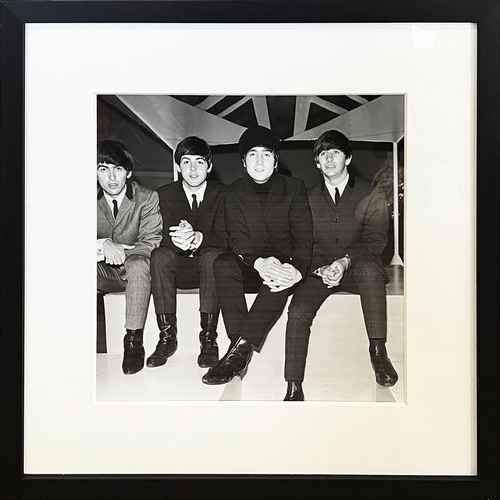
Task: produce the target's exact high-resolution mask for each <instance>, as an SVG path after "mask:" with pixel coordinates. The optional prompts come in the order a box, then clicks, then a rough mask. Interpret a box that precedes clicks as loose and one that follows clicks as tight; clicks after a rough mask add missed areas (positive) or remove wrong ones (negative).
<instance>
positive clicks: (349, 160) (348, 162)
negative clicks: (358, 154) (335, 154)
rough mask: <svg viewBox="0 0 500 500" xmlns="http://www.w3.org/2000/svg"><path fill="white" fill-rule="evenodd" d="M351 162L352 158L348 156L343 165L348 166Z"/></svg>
mask: <svg viewBox="0 0 500 500" xmlns="http://www.w3.org/2000/svg"><path fill="white" fill-rule="evenodd" d="M351 160H352V156H349V158H346V160H345V164H346V165H349V164H350V163H351Z"/></svg>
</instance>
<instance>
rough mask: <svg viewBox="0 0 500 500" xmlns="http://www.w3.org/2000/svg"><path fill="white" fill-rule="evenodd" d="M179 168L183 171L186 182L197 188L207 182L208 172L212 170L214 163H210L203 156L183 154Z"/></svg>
mask: <svg viewBox="0 0 500 500" xmlns="http://www.w3.org/2000/svg"><path fill="white" fill-rule="evenodd" d="M177 170H178V171H179V172H180V173H181V175H182V179H183V180H184V182H185V183H186V184H187V185H188V186H189V187H191V188H193V189H196V188H199V187H200V186H201V185H202V184H203V183H204V182H205V180H206V178H207V175H208V173H209V172H210V170H212V165H209V164H208V162H207V160H205V158H203V156H199V155H184V156H181V160H180V165H179V166H178V168H177Z"/></svg>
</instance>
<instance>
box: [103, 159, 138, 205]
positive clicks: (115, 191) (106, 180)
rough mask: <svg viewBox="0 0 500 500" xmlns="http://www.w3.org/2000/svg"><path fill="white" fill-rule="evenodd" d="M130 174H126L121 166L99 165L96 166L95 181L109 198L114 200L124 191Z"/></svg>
mask: <svg viewBox="0 0 500 500" xmlns="http://www.w3.org/2000/svg"><path fill="white" fill-rule="evenodd" d="M131 175H132V172H131V171H130V172H127V171H126V170H125V168H124V167H122V166H121V165H113V164H111V163H99V165H97V180H98V181H99V184H100V186H101V187H102V189H103V190H104V191H106V193H108V194H109V196H111V197H113V198H116V197H117V196H118V195H119V194H120V193H121V192H122V191H123V190H124V189H125V184H126V183H127V179H128V178H129V177H130V176H131Z"/></svg>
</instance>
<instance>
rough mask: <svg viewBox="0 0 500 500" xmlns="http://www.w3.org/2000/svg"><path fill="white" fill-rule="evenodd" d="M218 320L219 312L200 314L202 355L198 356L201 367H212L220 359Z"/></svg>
mask: <svg viewBox="0 0 500 500" xmlns="http://www.w3.org/2000/svg"><path fill="white" fill-rule="evenodd" d="M218 321H219V313H218V312H217V313H204V312H202V313H201V314H200V324H201V332H200V335H199V338H200V355H199V356H198V366H199V367H200V368H211V367H212V366H214V365H215V364H217V362H218V361H219V346H218V345H217V323H218Z"/></svg>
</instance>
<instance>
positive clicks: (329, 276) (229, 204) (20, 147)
mask: <svg viewBox="0 0 500 500" xmlns="http://www.w3.org/2000/svg"><path fill="white" fill-rule="evenodd" d="M460 1H462V0H460ZM487 1H488V0H487ZM38 4H39V5H40V6H42V4H43V6H44V7H45V6H46V4H45V2H39V3H38ZM209 4H210V5H209ZM238 4H239V9H235V8H234V7H233V2H223V3H218V2H210V3H209V2H161V1H160V2H144V3H140V6H142V5H145V7H144V9H145V10H143V9H142V8H141V7H140V6H139V3H138V2H125V3H119V5H118V3H115V2H102V3H101V2H92V6H93V7H95V9H96V10H95V11H94V10H92V12H90V11H89V10H88V8H87V7H86V6H87V5H90V4H88V3H85V2H61V3H59V2H51V3H47V5H49V6H53V7H49V11H50V9H51V8H52V9H54V10H58V9H62V11H61V15H62V17H60V18H58V20H57V22H54V23H50V22H45V21H48V20H50V19H52V18H51V15H50V13H48V12H49V11H44V12H45V13H44V14H43V16H42V17H37V16H38V14H40V12H38V10H36V9H35V10H36V13H37V15H36V16H35V13H33V16H34V17H31V18H30V19H39V20H40V22H35V23H31V22H27V23H26V26H25V27H24V25H23V30H24V31H23V32H22V33H19V32H18V35H17V36H18V39H19V37H22V39H23V40H25V42H23V43H25V45H23V46H22V49H23V50H22V52H23V53H24V54H25V56H24V58H23V59H22V61H21V63H18V64H21V66H22V67H23V68H25V69H24V70H23V75H24V80H22V82H23V84H22V89H23V92H22V95H20V96H19V97H18V100H17V101H16V102H17V105H18V107H16V108H15V110H12V111H16V112H15V113H14V112H13V113H11V116H12V117H16V116H17V117H19V120H20V121H22V124H23V127H24V132H23V134H24V135H23V136H22V141H21V142H22V144H21V143H19V142H12V141H15V140H16V137H17V136H16V135H15V134H11V136H10V140H11V142H9V143H8V144H11V143H12V144H17V146H16V148H17V149H16V151H17V153H18V154H19V152H20V151H21V152H22V155H21V157H20V159H19V158H18V159H17V160H16V161H18V163H15V162H14V163H13V165H16V168H8V167H6V168H4V165H9V161H11V162H12V160H11V158H12V156H9V155H7V156H5V155H3V156H2V174H4V172H7V173H8V174H9V175H10V174H12V175H13V173H15V172H17V170H18V169H17V166H18V165H22V167H19V168H21V170H20V172H21V174H22V175H21V174H19V175H18V177H17V178H15V179H13V178H9V177H2V189H3V186H4V185H5V184H4V182H7V185H15V182H14V180H16V181H17V182H18V183H20V187H18V189H17V191H12V193H11V192H10V190H5V189H3V193H4V194H5V195H6V196H8V198H7V199H8V200H10V202H9V205H8V206H9V207H10V205H12V207H14V208H9V209H8V210H7V211H5V212H4V213H5V216H4V215H2V217H3V219H5V221H6V223H8V224H9V227H10V228H11V230H15V229H16V225H15V224H13V223H12V221H11V218H12V217H14V214H15V213H17V212H19V213H21V212H22V213H23V214H24V215H23V217H24V218H23V221H22V226H21V227H22V238H21V239H19V238H18V239H17V240H16V241H22V247H21V249H20V250H18V252H17V253H16V254H15V255H19V256H20V257H19V258H18V261H21V260H22V262H23V266H22V268H21V267H20V266H19V265H18V266H17V267H16V268H15V269H17V274H18V276H17V278H16V279H17V281H16V279H10V280H7V282H6V285H5V286H4V287H3V290H4V291H6V290H8V291H9V293H8V294H7V293H5V297H7V298H8V297H9V296H10V295H9V294H11V295H12V296H13V297H14V295H15V291H16V290H18V292H16V293H17V296H18V298H19V293H21V292H22V302H21V305H22V309H16V307H18V306H16V305H15V303H14V302H15V301H14V300H12V301H11V302H12V304H11V306H10V307H7V304H8V303H5V305H4V304H2V307H4V308H5V310H7V311H8V312H9V314H10V317H11V318H13V319H15V318H18V323H19V322H21V320H22V323H23V326H22V330H21V333H22V335H21V337H20V339H21V340H20V341H19V342H18V347H17V349H18V350H21V351H22V358H23V361H22V364H21V365H19V370H21V371H22V385H23V391H22V410H23V413H22V418H21V419H20V420H19V422H21V424H20V425H21V426H22V427H21V430H22V445H18V448H19V449H21V448H22V463H20V465H19V464H18V466H17V468H18V469H19V468H22V471H23V474H25V475H28V476H33V477H36V478H40V477H43V478H49V480H50V481H52V479H50V476H59V475H63V476H64V480H65V482H67V481H66V478H68V477H70V476H71V477H76V476H78V478H81V479H84V480H85V479H87V478H91V477H94V476H96V475H99V476H101V477H106V478H108V477H111V476H113V477H114V476H116V477H119V483H115V486H114V488H115V490H114V491H115V493H116V494H115V496H116V497H118V496H121V497H127V495H128V492H127V491H126V490H125V489H122V488H123V486H124V483H126V482H127V479H132V478H135V479H139V481H140V482H141V483H142V484H141V487H140V488H138V489H137V490H136V491H137V494H139V493H140V494H142V493H144V495H143V496H144V497H146V496H152V497H153V496H155V494H154V493H153V494H150V492H151V488H150V487H153V486H160V489H159V490H157V491H158V492H160V493H158V494H160V495H161V494H162V493H164V494H166V495H169V494H170V490H168V488H169V485H170V484H171V483H172V481H171V480H173V481H178V486H181V488H182V487H183V485H184V484H186V485H188V484H190V482H189V477H190V476H194V477H196V478H201V479H202V480H204V479H210V480H212V479H214V480H218V478H220V479H221V480H222V481H225V479H227V478H229V479H231V480H232V479H235V480H238V479H239V478H240V477H242V476H245V477H251V478H252V479H255V478H257V477H259V478H261V479H262V480H264V479H265V480H267V479H272V478H276V479H278V478H280V477H282V478H283V477H286V478H291V480H286V481H284V484H286V485H287V486H286V488H291V489H292V490H293V489H294V487H293V486H292V483H293V482H294V480H295V479H300V480H302V479H306V478H308V479H311V482H316V479H318V480H319V479H321V478H323V479H325V480H326V481H323V479H322V480H321V481H320V483H321V484H325V492H326V495H327V496H328V494H330V493H331V494H334V495H335V494H336V495H338V496H339V497H345V498H348V497H349V495H344V494H343V491H345V490H344V489H343V487H340V488H338V487H334V488H333V489H332V490H331V492H330V493H328V492H329V491H330V490H329V486H328V485H327V484H326V483H328V482H329V481H330V480H334V481H332V482H331V483H330V485H333V483H334V482H336V481H335V480H336V479H338V478H341V477H347V478H349V479H348V480H347V481H348V482H347V483H345V484H346V485H347V484H349V485H350V486H349V488H350V487H351V486H353V487H354V488H356V487H357V485H360V484H361V482H362V481H364V480H365V478H367V479H368V481H367V482H366V485H367V486H368V489H370V488H371V487H372V486H375V487H376V485H377V484H378V487H379V489H377V491H376V493H374V494H375V496H377V495H378V496H384V491H385V490H384V488H385V486H384V484H385V483H387V484H389V483H391V484H394V485H395V486H396V487H398V485H401V488H400V493H402V497H405V493H406V490H407V487H410V486H411V487H412V488H413V486H414V484H416V483H417V482H418V481H415V480H410V479H408V478H409V477H418V478H423V477H426V478H427V479H425V481H424V483H422V484H423V485H424V486H421V487H420V488H417V490H415V491H419V492H422V491H423V490H424V489H425V488H426V487H427V485H429V484H431V483H432V485H434V486H433V487H435V488H439V484H438V485H437V486H435V485H436V483H437V482H433V481H432V478H440V477H451V478H452V479H451V483H450V484H453V485H454V487H455V485H456V486H457V487H458V486H459V483H460V484H463V482H462V481H461V480H462V478H465V480H466V481H470V482H471V484H473V483H474V484H475V482H476V479H474V478H475V477H476V476H477V474H478V470H479V469H480V467H479V466H480V459H478V457H481V456H484V452H483V455H481V447H482V449H483V450H484V437H485V436H486V434H485V433H484V423H483V424H482V429H483V433H482V434H481V436H482V437H481V438H480V437H479V436H480V435H479V431H478V429H479V427H481V426H478V419H477V416H476V410H477V409H478V408H479V406H477V405H479V404H480V402H481V401H482V402H485V401H487V400H488V398H486V397H485V395H484V392H483V393H481V392H480V391H479V390H478V387H477V386H476V384H477V383H478V380H479V378H480V375H481V373H482V376H483V379H482V380H483V383H482V384H481V386H480V387H484V388H486V389H491V384H490V385H488V384H484V361H481V360H484V356H491V355H492V351H491V350H488V349H486V348H485V341H484V333H483V337H481V336H479V329H478V328H477V321H478V317H479V316H480V308H478V307H479V306H478V304H479V303H478V302H477V297H478V293H479V292H478V290H479V289H480V286H479V285H480V283H479V281H480V280H479V279H478V275H477V269H478V266H484V262H485V259H486V261H487V262H489V261H491V260H493V259H494V256H495V254H494V253H493V254H491V255H489V256H488V255H485V252H484V248H483V250H480V245H479V244H478V246H477V248H476V242H477V241H481V240H480V238H479V236H478V235H479V234H483V235H484V230H483V233H480V232H479V229H480V226H478V220H479V214H480V213H482V214H483V219H482V220H484V213H485V210H484V207H483V208H482V209H481V210H482V212H481V211H480V210H478V206H479V205H480V204H481V203H483V204H484V203H485V201H484V200H490V199H491V200H493V199H495V198H494V197H485V196H481V197H479V196H478V192H479V191H478V189H479V188H478V186H479V184H480V183H481V182H482V184H483V188H482V192H484V189H485V184H487V187H488V188H489V187H490V184H488V183H487V182H486V183H485V177H484V175H483V176H482V177H481V175H478V169H477V164H476V161H477V158H476V157H477V155H478V153H477V152H478V151H484V137H483V135H481V134H479V135H478V136H477V140H476V132H477V127H478V124H482V125H481V127H482V130H483V132H484V131H485V130H486V128H485V124H484V119H483V121H481V120H478V118H477V117H476V105H478V103H477V95H476V92H477V88H479V87H478V85H479V83H480V82H481V81H482V82H484V81H486V80H484V77H482V78H483V80H481V81H479V83H478V82H477V81H476V77H477V75H476V73H477V64H478V63H479V59H478V54H477V49H478V28H477V27H476V26H475V25H474V24H473V22H472V21H470V20H466V21H467V22H464V23H450V24H448V23H440V22H435V21H436V20H435V19H430V20H429V22H422V23H421V24H411V23H408V22H394V19H392V20H391V21H389V22H388V23H386V22H385V21H384V22H383V23H382V24H380V23H377V22H372V20H371V18H370V17H366V18H364V21H361V22H358V20H357V17H356V16H354V18H352V19H350V18H349V19H346V18H345V17H344V18H343V17H342V16H341V15H340V17H339V12H337V11H336V9H334V8H331V7H329V6H327V3H326V2H324V3H323V2H320V3H318V4H317V6H321V9H318V10H314V9H312V10H311V8H310V7H309V6H306V5H305V3H304V4H302V3H300V2H299V3H297V8H299V4H300V5H301V6H302V7H300V8H301V9H302V10H301V12H302V13H303V15H300V16H299V13H298V11H297V12H295V13H293V12H290V13H288V12H285V11H281V10H280V11H279V12H278V13H276V12H275V9H273V8H272V7H271V5H273V6H275V5H277V4H278V3H277V2H238ZM212 5H218V6H219V8H220V9H221V11H218V12H219V13H220V15H221V16H222V17H219V16H216V15H215V14H213V15H212V14H211V13H212V9H213V8H215V7H212ZM132 6H133V7H134V8H138V11H137V12H138V13H139V12H140V13H141V14H140V15H139V16H138V17H137V16H131V13H130V8H131V7H132ZM366 6H367V8H370V9H371V6H370V5H369V4H368V3H367V4H366ZM14 7H15V8H14ZM257 7H258V8H257ZM13 8H14V10H19V9H21V11H22V8H21V7H19V6H17V5H16V6H13ZM254 8H255V9H254ZM74 9H77V10H78V9H81V10H80V11H79V12H80V13H81V14H82V15H83V14H84V13H86V14H85V15H84V16H83V17H82V19H84V20H85V21H84V22H76V20H77V19H80V18H79V17H78V16H77V15H76V13H75V10H74ZM322 9H325V10H324V14H325V15H323V11H322ZM28 10H31V9H28ZM222 11H223V12H222ZM8 12H9V10H8V9H7V14H6V16H7V17H6V18H5V19H7V21H8V20H9V19H10V18H9V17H8V16H9V15H10V14H9V13H8ZM114 12H119V14H120V16H119V17H118V18H117V17H115V16H114V14H113V13H114ZM214 12H215V11H214ZM69 13H73V14H75V15H74V16H73V17H71V18H69V17H68V15H69ZM372 13H373V12H372ZM40 15H41V14H40ZM454 15H455V13H454ZM86 16H90V17H86ZM141 16H142V17H141ZM144 16H146V17H144ZM207 16H208V17H207ZM308 16H309V17H308ZM361 17H363V16H361ZM416 17H418V16H416ZM445 18H447V17H446V16H445ZM342 19H343V20H344V21H346V22H345V23H344V21H342ZM404 19H408V21H413V20H414V18H413V17H411V16H410V17H408V18H406V17H404ZM404 19H403V20H404ZM290 21H291V22H290ZM15 26H17V25H15ZM2 28H3V19H2ZM12 29H14V28H12ZM16 29H17V28H16ZM479 31H481V30H479ZM7 34H8V32H7ZM2 35H3V34H2ZM7 39H8V38H7ZM2 41H3V40H2ZM480 53H481V54H483V56H484V51H483V52H481V51H480ZM16 54H17V55H18V56H19V54H18V53H16ZM2 56H3V54H2ZM6 61H7V63H8V61H9V59H8V58H7V60H6ZM2 63H4V60H2ZM483 64H484V63H483ZM483 68H484V65H483ZM479 73H480V74H482V73H481V72H479ZM18 76H20V75H18ZM16 81H20V80H19V79H18V80H16ZM11 88H14V86H13V85H12V87H11ZM19 102H25V104H23V105H22V106H21V107H19ZM6 105H7V106H10V102H9V101H7V103H6ZM483 105H484V103H483ZM7 109H9V108H7ZM12 119H13V118H12ZM12 119H11V121H10V122H6V123H7V125H8V127H6V128H4V127H3V124H2V133H4V132H5V131H8V130H12V131H17V132H18V131H19V130H20V129H19V127H17V128H16V126H15V125H16V123H17V122H15V121H14V122H12ZM488 130H490V129H488ZM490 135H491V134H490ZM481 141H483V142H481ZM488 141H489V144H491V140H488ZM481 148H482V149H481ZM7 152H8V149H7ZM490 156H491V154H490ZM490 156H488V157H490ZM4 158H5V161H4ZM19 162H20V163H19ZM492 164H493V163H492ZM495 164H496V163H495ZM490 168H491V167H490ZM15 193H17V194H16V196H14V194H15ZM20 193H22V194H20ZM19 206H21V209H22V210H21V211H20V210H18V209H15V208H16V207H19ZM478 238H479V239H478ZM6 262H7V261H6ZM9 262H14V263H15V262H17V261H15V260H14V261H12V259H11V260H9ZM14 267H15V266H14V264H12V269H14ZM10 269H11V268H10V267H9V266H5V271H6V272H10ZM96 271H97V272H96ZM19 280H21V281H19ZM483 283H484V279H483ZM16 287H17V288H16ZM19 288H21V291H19ZM481 307H483V306H481ZM483 310H484V307H483ZM19 318H21V319H19ZM480 330H482V331H483V332H484V331H485V328H484V326H483V327H482V329H480ZM486 330H488V331H489V332H491V331H493V330H492V329H486ZM4 331H7V332H14V331H16V330H15V329H11V330H4ZM2 334H3V333H2ZM476 334H477V337H476ZM16 338H17V337H16V336H15V335H13V334H10V335H7V339H8V340H9V341H10V342H11V344H12V343H15V339H16ZM486 344H488V345H489V346H491V345H492V344H490V343H488V339H486ZM493 347H494V344H493ZM11 349H12V348H11ZM2 352H3V351H2ZM14 361H15V360H14V357H9V356H8V357H7V358H4V360H3V361H2V363H4V362H5V363H6V364H5V365H3V366H5V367H6V369H5V372H6V373H12V372H14V371H15V370H16V369H17V368H15V366H13V365H14ZM481 363H483V365H481ZM3 366H2V369H4V368H3ZM482 367H483V368H482ZM481 370H483V371H481ZM16 373H17V372H16ZM494 375H495V374H494V373H493V375H492V378H491V379H488V380H490V381H491V380H493V381H494V380H497V379H496V378H495V376H494ZM11 380H12V379H11ZM490 401H491V399H490ZM478 402H479V403H478ZM492 414H493V415H496V413H495V412H493V411H492V412H490V413H489V414H488V415H490V416H491V415H492ZM483 415H484V413H483ZM483 422H484V416H483ZM481 470H482V471H484V468H483V469H481ZM481 474H483V472H481ZM351 477H352V478H353V479H352V480H351V479H350V478H351ZM156 478H158V479H159V481H158V482H156V483H154V484H153V483H152V482H151V481H156ZM370 478H372V479H374V480H373V481H370V480H369V479H370ZM381 478H382V479H383V478H389V479H383V482H379V480H380V479H381ZM405 478H406V479H405ZM122 479H123V480H122ZM163 479H166V481H165V482H163ZM360 479H362V481H360ZM394 479H395V480H394ZM142 480H144V481H142ZM399 480H401V481H402V482H401V483H399V482H398V481H399ZM185 481H186V482H185ZM222 481H221V484H222ZM84 482H85V481H83V483H84ZM160 483H163V484H160ZM410 483H411V484H410ZM38 484H39V481H35V482H31V483H30V484H27V483H26V486H23V488H26V487H30V485H38ZM74 484H75V485H80V486H81V485H82V481H80V480H78V479H76V480H75V483H74ZM137 484H138V483H137ZM199 484H200V488H205V484H206V483H205V481H201V482H199ZM241 484H242V483H241ZM295 484H296V485H298V484H299V482H296V483H295ZM338 484H340V483H338ZM213 485H215V483H213ZM383 486H384V487H383ZM31 487H33V488H34V487H35V486H31ZM75 487H77V486H75ZM143 487H144V489H143ZM242 487H243V486H242ZM346 487H347V486H346ZM238 488H240V482H239V481H235V489H238ZM360 488H361V487H360ZM120 489H121V491H122V493H123V492H124V493H125V494H124V495H123V494H122V495H120V494H118V490H120ZM208 489H209V488H208ZM302 490H304V488H302ZM130 491H131V492H132V488H130ZM134 491H135V490H134ZM172 491H173V490H172ZM220 491H221V490H219V488H218V487H215V486H214V488H213V492H214V493H217V494H219V492H220ZM289 491H290V490H289ZM179 492H180V490H177V491H176V492H175V493H176V494H177V493H179ZM247 493H248V495H247V496H250V494H251V493H250V491H248V492H247ZM293 493H295V492H294V491H293V492H292V494H290V495H286V496H290V497H291V498H293V497H294V495H293ZM176 494H174V493H172V497H173V498H175V497H176ZM131 495H132V493H131ZM177 496H178V495H177ZM191 496H193V495H190V494H188V493H186V495H185V498H190V497H191ZM220 496H225V495H220ZM230 496H234V495H230ZM252 496H254V495H253V492H252ZM255 496H258V495H257V493H256V494H255ZM313 496H314V495H313ZM323 496H324V495H323ZM365 496H366V495H365ZM194 497H195V498H198V497H204V494H201V495H194ZM351 497H355V494H354V493H353V494H352V495H351ZM393 497H394V495H393ZM27 498H29V496H28V497H27ZM389 498H390V497H389ZM394 498H395V497H394ZM471 498H474V496H473V495H472V496H471ZM481 500H482V499H481Z"/></svg>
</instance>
